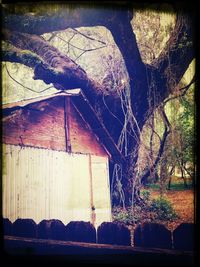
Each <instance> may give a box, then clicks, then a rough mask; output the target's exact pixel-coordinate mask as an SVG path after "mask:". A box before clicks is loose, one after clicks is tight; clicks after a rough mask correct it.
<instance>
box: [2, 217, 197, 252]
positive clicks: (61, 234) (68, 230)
mask: <svg viewBox="0 0 200 267" xmlns="http://www.w3.org/2000/svg"><path fill="white" fill-rule="evenodd" d="M3 234H4V235H6V236H15V237H25V238H36V239H46V240H63V241H74V242H85V243H96V244H112V245H121V246H131V233H130V231H129V229H128V228H127V227H126V226H125V225H122V224H117V223H112V222H104V223H102V224H101V225H100V226H99V227H98V228H97V231H96V229H95V228H94V226H93V225H92V224H91V223H90V222H83V221H73V222H70V223H68V224H67V225H64V224H63V223H62V222H61V221H59V220H43V221H41V222H40V223H39V224H36V223H35V222H34V221H33V220H31V219H17V220H16V221H15V222H14V223H11V222H10V221H9V220H8V219H3ZM133 239H134V247H142V248H161V249H171V250H172V249H175V250H183V251H193V250H194V224H192V223H182V224H180V225H179V226H178V227H177V228H176V229H175V230H174V231H173V232H171V231H169V230H168V229H166V228H165V227H164V226H163V225H161V224H157V223H143V224H140V225H137V226H136V228H135V230H134V234H133Z"/></svg>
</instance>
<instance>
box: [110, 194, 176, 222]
mask: <svg viewBox="0 0 200 267" xmlns="http://www.w3.org/2000/svg"><path fill="white" fill-rule="evenodd" d="M141 194H142V195H143V200H145V205H141V206H140V205H138V204H135V203H134V205H133V207H131V206H129V207H127V208H126V209H125V208H122V207H119V206H117V207H114V208H113V210H112V215H113V221H115V222H122V223H124V224H127V225H134V224H135V223H136V224H137V223H142V222H158V223H159V222H160V221H163V222H169V221H173V220H175V219H177V218H178V216H177V214H176V212H175V210H174V209H173V207H172V204H171V202H170V201H169V200H167V199H166V198H164V197H159V198H157V199H153V200H150V192H149V191H148V190H144V191H142V192H141Z"/></svg>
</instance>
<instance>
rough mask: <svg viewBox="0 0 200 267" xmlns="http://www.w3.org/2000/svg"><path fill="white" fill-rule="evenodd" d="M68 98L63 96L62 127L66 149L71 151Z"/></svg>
mask: <svg viewBox="0 0 200 267" xmlns="http://www.w3.org/2000/svg"><path fill="white" fill-rule="evenodd" d="M70 104H71V103H70V98H69V97H67V96H66V97H65V98H64V127H65V139H66V151H67V152H71V140H70Z"/></svg>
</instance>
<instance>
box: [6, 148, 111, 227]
mask: <svg viewBox="0 0 200 267" xmlns="http://www.w3.org/2000/svg"><path fill="white" fill-rule="evenodd" d="M3 155H4V160H3V217H4V218H9V219H10V220H11V221H12V222H13V221H15V220H16V219H17V218H32V219H34V221H35V222H36V223H39V222H40V221H41V220H43V219H59V220H61V221H62V222H63V223H64V224H67V223H68V222H70V221H72V220H83V221H91V193H92V192H91V187H90V182H91V178H90V171H89V155H83V154H68V153H66V152H61V151H52V150H47V149H38V148H31V147H20V146H14V145H4V146H3ZM92 168H93V169H94V170H92V179H93V197H94V201H95V203H94V205H95V206H96V223H97V225H99V224H100V223H101V222H103V221H110V219H111V212H110V195H109V182H108V173H107V159H106V158H103V157H93V156H92ZM101 168H103V169H101ZM104 183H105V184H104Z"/></svg>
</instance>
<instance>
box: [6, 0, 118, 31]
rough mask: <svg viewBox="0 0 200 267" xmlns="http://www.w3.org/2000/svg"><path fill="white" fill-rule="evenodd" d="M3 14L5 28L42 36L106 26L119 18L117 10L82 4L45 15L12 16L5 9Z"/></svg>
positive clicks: (65, 7)
mask: <svg viewBox="0 0 200 267" xmlns="http://www.w3.org/2000/svg"><path fill="white" fill-rule="evenodd" d="M52 8H53V7H52ZM2 14H3V16H2V17H3V20H2V23H3V27H5V28H7V29H10V30H12V31H20V32H24V33H30V34H38V35H41V34H44V33H47V32H53V31H60V30H65V29H67V28H78V27H91V26H105V25H106V24H109V23H110V22H111V21H112V20H113V19H114V18H115V17H116V16H117V9H116V8H115V9H114V8H105V7H103V6H98V8H97V7H93V6H91V5H90V6H87V5H80V4H79V5H73V7H72V5H69V4H66V5H65V6H63V7H62V8H60V10H59V11H56V12H53V11H51V13H49V14H45V15H30V14H23V15H19V14H10V13H9V12H8V10H5V9H3V12H2Z"/></svg>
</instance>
